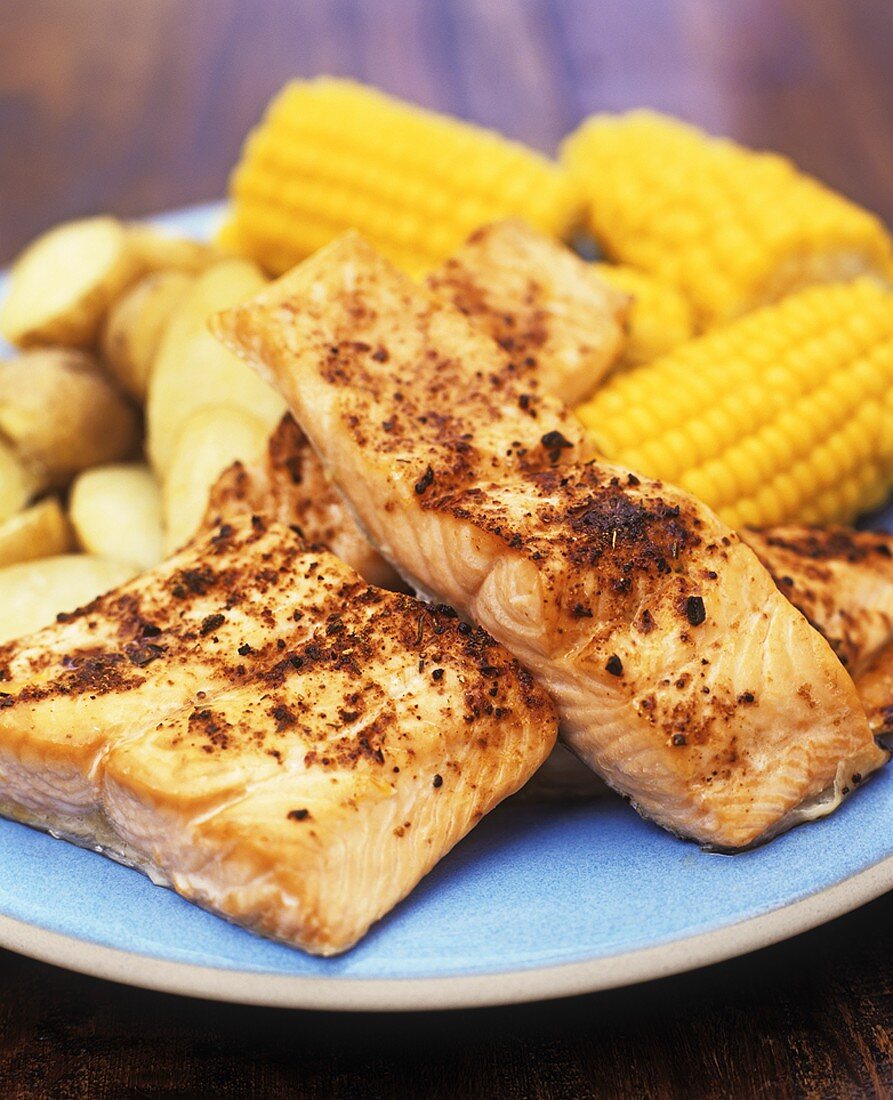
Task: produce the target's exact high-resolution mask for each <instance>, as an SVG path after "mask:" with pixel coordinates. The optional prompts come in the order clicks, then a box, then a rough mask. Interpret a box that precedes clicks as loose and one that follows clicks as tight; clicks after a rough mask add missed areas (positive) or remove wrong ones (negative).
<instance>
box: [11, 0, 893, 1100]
mask: <svg viewBox="0 0 893 1100" xmlns="http://www.w3.org/2000/svg"><path fill="white" fill-rule="evenodd" d="M891 55H893V6H891V5H890V3H889V0H751V2H749V3H739V4H732V3H726V2H723V0H676V2H674V0H650V2H649V0H602V2H594V0H590V2H587V0H529V2H523V0H439V2H438V0H429V2H428V3H425V2H424V0H418V2H413V0H379V2H377V3H376V2H374V0H365V2H364V0H337V2H336V0H332V2H331V3H330V2H323V0H315V2H314V0H307V2H305V3H299V2H297V0H127V2H122V0H55V2H54V0H2V3H0V262H5V261H6V260H8V259H9V258H10V257H11V256H12V255H13V254H14V253H15V251H16V250H17V249H18V248H19V247H20V246H21V245H22V244H23V243H24V242H25V241H26V240H27V239H28V238H29V237H30V236H32V235H33V234H34V233H35V232H36V231H38V230H40V229H42V228H44V227H46V226H48V225H50V224H52V223H53V222H55V221H57V220H59V219H61V218H65V217H70V216H73V215H78V214H85V213H89V212H94V211H105V210H108V211H113V212H116V213H119V214H145V213H149V212H151V211H154V210H159V209H163V208H165V207H170V206H174V205H180V204H185V203H191V202H196V201H200V200H205V199H209V198H214V197H216V196H219V195H221V194H222V193H223V190H224V186H225V181H226V174H227V170H228V169H229V168H230V166H231V165H232V164H233V162H234V160H235V157H236V153H237V150H238V147H239V143H240V141H241V139H242V136H243V135H244V133H245V131H246V130H247V129H248V127H249V126H250V125H251V124H252V123H253V122H254V121H255V120H256V119H257V117H258V115H259V112H260V110H261V108H262V106H263V104H264V103H265V101H266V100H267V98H268V97H269V96H270V94H271V93H272V92H273V91H274V90H275V89H276V88H277V87H278V86H279V85H280V84H281V83H282V82H283V81H284V80H286V79H287V78H288V77H291V76H294V75H311V74H314V73H318V72H336V73H345V74H351V75H355V76H357V77H360V78H362V79H366V80H370V81H373V82H376V83H378V84H380V85H382V86H383V87H384V88H386V89H389V90H391V91H394V92H397V93H400V94H403V95H406V96H409V97H412V98H414V99H416V100H418V101H419V102H422V103H425V104H428V105H430V106H433V107H438V108H443V109H447V110H451V111H453V112H456V113H458V114H460V115H464V116H467V117H469V118H473V119H476V120H478V121H480V122H483V123H487V124H489V125H493V126H496V127H498V128H500V129H502V130H503V131H505V132H506V133H508V134H511V135H513V136H515V137H518V138H523V139H525V140H527V141H529V142H531V143H533V144H535V145H538V146H540V147H542V148H543V149H547V150H550V149H554V147H555V144H556V142H557V141H558V139H559V138H560V136H561V135H562V134H563V133H565V132H566V131H567V130H568V129H569V128H571V127H572V126H573V125H574V124H575V123H576V121H577V120H578V119H579V118H580V117H581V116H582V115H583V114H585V113H586V112H588V111H591V110H594V109H597V108H624V107H629V106H633V105H638V104H649V105H652V106H655V107H659V108H663V109H666V110H670V111H673V112H676V113H678V114H680V115H683V116H685V117H688V118H691V119H693V120H695V121H697V122H700V123H703V124H705V125H708V126H711V127H714V128H716V129H721V130H723V131H725V132H727V133H730V134H732V135H734V136H736V137H739V138H741V139H742V140H745V141H747V142H751V143H753V144H757V145H766V146H771V147H773V148H777V149H780V150H782V151H783V152H785V153H788V154H790V155H791V156H793V157H794V158H795V159H796V160H797V161H798V162H799V163H800V164H801V165H803V166H804V167H805V168H807V169H809V170H811V171H813V172H815V173H817V174H818V175H819V176H821V177H823V178H824V179H826V180H827V181H829V182H830V183H832V184H834V185H836V186H838V187H840V188H842V189H843V190H845V191H846V192H847V193H848V194H850V195H851V196H852V197H853V198H855V199H858V200H859V201H861V202H864V203H866V204H868V205H869V206H871V207H873V208H874V209H875V210H877V211H878V212H879V213H880V214H882V215H883V216H884V217H886V218H887V219H888V220H890V221H893V85H891V74H890V59H891ZM891 929H893V896H888V897H886V898H883V899H881V900H879V901H877V902H875V903H874V904H872V905H869V906H867V907H866V908H864V909H863V910H861V911H860V912H857V913H854V914H852V915H850V916H848V917H845V918H842V919H840V920H838V921H836V922H834V923H833V924H832V925H830V926H828V927H826V928H823V929H820V930H818V931H815V932H812V933H809V934H807V935H804V936H801V937H800V938H799V939H797V940H795V941H793V942H791V943H788V944H785V945H781V946H778V947H775V948H771V949H768V950H766V951H762V952H760V953H758V954H756V955H753V956H750V957H749V958H746V959H742V960H737V961H735V962H730V963H727V964H724V965H722V966H717V967H713V968H712V969H710V970H707V971H703V972H700V973H697V974H692V975H688V976H684V977H681V978H675V979H671V980H666V981H663V982H658V983H652V984H650V985H647V986H644V987H639V988H635V989H630V990H625V991H619V992H614V993H608V994H601V995H596V996H591V997H585V998H577V999H574V1000H568V1001H564V1002H558V1003H551V1004H541V1005H531V1006H524V1007H518V1008H509V1009H499V1010H487V1011H479V1012H473V1013H452V1014H443V1015H427V1016H426V1015H416V1016H388V1017H343V1016H341V1017H339V1016H327V1015H315V1014H309V1013H294V1012H288V1013H287V1012H273V1011H267V1010H256V1009H243V1008H237V1007H231V1006H218V1005H211V1004H206V1003H200V1002H193V1001H186V1000H177V999H175V998H172V997H166V996H163V995H159V994H152V993H146V992H141V991H137V990H129V989H124V988H118V987H115V986H112V985H109V984H106V983H103V982H100V981H96V980H93V979H88V978H84V977H79V976H76V975H72V974H67V973H63V972H61V971H58V970H54V969H52V968H49V967H47V966H44V965H41V964H38V963H35V962H31V961H28V960H25V959H21V958H17V957H15V956H12V955H8V954H3V953H0V1094H2V1095H3V1096H4V1097H23V1098H24V1097H28V1098H30V1097H35V1096H53V1097H90V1098H94V1097H96V1098H99V1097H121V1096H143V1095H171V1096H173V1095H177V1096H179V1095H184V1094H186V1095H193V1094H197V1095H202V1094H210V1095H221V1096H233V1097H245V1096H252V1095H256V1096H283V1097H284V1096H312V1097H317V1096H319V1097H323V1096H339V1097H341V1096H343V1097H363V1098H365V1097H377V1096H383V1097H384V1096H388V1097H390V1096H394V1097H402V1096H414V1095H421V1096H436V1097H445V1098H447V1097H449V1098H453V1097H466V1096H473V1097H476V1096H481V1097H484V1096H495V1095H498V1096H506V1097H583V1096H608V1097H614V1096H617V1097H636V1098H639V1097H651V1096H655V1097H663V1096H678V1097H730V1096H731V1097H750V1096H753V1097H765V1098H774V1097H801V1096H802V1097H816V1098H818V1097H831V1096H893V964H891V961H890V958H891V954H893V948H891V947H890V940H891Z"/></svg>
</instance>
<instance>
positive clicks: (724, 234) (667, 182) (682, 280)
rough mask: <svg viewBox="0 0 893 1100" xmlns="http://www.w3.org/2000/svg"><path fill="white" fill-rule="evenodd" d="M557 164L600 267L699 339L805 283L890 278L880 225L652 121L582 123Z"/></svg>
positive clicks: (804, 183) (814, 186)
mask: <svg viewBox="0 0 893 1100" xmlns="http://www.w3.org/2000/svg"><path fill="white" fill-rule="evenodd" d="M562 157H563V161H564V163H565V164H566V165H567V166H568V167H569V169H570V170H571V172H572V173H573V174H574V176H575V178H576V179H577V181H578V183H579V185H580V188H581V191H582V192H583V194H584V195H585V197H586V199H587V201H588V202H589V204H590V213H589V217H590V219H591V225H590V228H591V229H592V231H593V232H594V234H595V236H596V237H597V238H598V240H599V241H600V243H601V245H602V247H603V248H604V250H605V253H606V255H607V256H609V257H610V258H613V259H616V260H618V261H620V262H622V263H628V264H631V265H633V266H634V267H637V268H640V269H641V270H643V271H646V272H649V273H650V274H652V275H655V276H657V277H659V278H661V279H663V280H664V281H665V282H669V283H672V284H673V285H675V286H677V287H678V288H679V289H680V290H681V291H682V292H683V293H684V294H685V296H686V297H687V298H688V300H689V301H690V302H691V303H692V305H693V306H694V308H695V311H696V320H697V323H698V326H699V328H701V329H705V328H709V327H710V326H712V325H714V324H716V323H718V322H723V321H728V320H731V319H733V318H735V317H738V316H740V315H741V314H743V313H746V312H748V311H749V310H751V309H754V308H756V307H758V306H760V305H766V304H769V303H771V302H775V301H778V300H779V299H781V298H782V297H784V295H785V294H788V293H791V292H793V291H795V290H799V289H802V288H803V287H806V286H809V285H812V284H814V283H825V282H839V281H844V280H847V279H852V278H855V277H857V276H859V275H862V274H872V275H876V276H877V277H878V279H879V280H887V279H888V278H889V271H890V267H889V265H890V259H891V245H890V237H889V235H888V233H887V232H886V230H885V229H884V227H883V225H882V224H881V222H880V221H879V220H878V219H877V218H876V217H874V216H873V215H872V214H870V213H868V211H866V210H863V209H861V208H860V207H858V206H856V205H855V203H852V202H850V201H849V200H848V199H845V198H843V196H841V195H838V194H836V193H835V192H833V191H831V190H830V189H829V188H827V187H825V186H824V185H823V184H821V183H819V182H818V181H817V180H814V179H812V178H810V177H809V176H806V175H803V174H802V173H800V172H798V171H797V169H796V168H795V167H794V166H793V165H792V164H791V162H790V161H788V160H786V159H785V158H784V157H781V156H777V155H775V154H770V153H756V152H753V151H751V150H749V149H745V148H743V147H742V146H740V145H737V144H735V143H734V142H732V141H727V140H723V139H719V138H710V137H708V136H707V135H706V134H704V133H702V132H701V131H700V130H698V129H696V128H695V127H693V126H689V125H687V124H685V123H682V122H679V121H677V120H675V119H672V118H667V117H665V116H662V115H659V114H656V113H654V112H651V111H633V112H631V113H630V114H627V115H621V116H609V115H595V116H592V117H591V118H589V119H587V120H586V121H585V122H584V123H583V124H582V125H581V126H580V127H579V129H577V130H576V131H575V132H574V133H573V134H571V136H570V137H569V138H568V139H567V140H566V141H565V144H564V147H563V150H562Z"/></svg>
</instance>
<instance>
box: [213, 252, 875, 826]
mask: <svg viewBox="0 0 893 1100" xmlns="http://www.w3.org/2000/svg"><path fill="white" fill-rule="evenodd" d="M357 326H359V329H358V327H357ZM217 327H218V331H219V332H221V333H223V334H224V335H225V337H226V338H227V340H228V341H229V342H230V344H231V346H232V347H234V349H235V350H237V351H241V352H242V354H244V355H246V356H248V357H250V358H251V359H252V361H254V362H255V363H257V364H258V365H259V366H260V368H261V369H262V371H264V372H266V374H267V376H268V377H270V379H271V380H272V381H273V382H274V383H275V384H278V385H279V386H280V388H281V389H282V391H283V393H285V394H286V396H287V398H288V400H289V402H290V404H291V405H292V407H293V409H294V411H295V413H296V415H297V416H298V417H299V419H300V420H301V422H302V424H303V426H304V427H305V429H306V430H307V431H308V433H309V434H310V435H311V437H312V439H313V442H314V446H315V447H316V449H317V450H318V451H319V452H320V454H321V455H322V457H323V460H324V461H325V462H326V464H327V466H328V467H329V470H330V473H331V475H332V477H333V479H334V480H335V481H336V482H337V484H338V486H339V489H340V490H341V491H342V492H343V493H344V494H345V495H346V496H347V497H348V498H349V499H350V501H351V503H352V505H353V507H354V508H355V509H356V511H357V512H358V513H359V514H360V516H361V519H362V521H363V524H364V527H365V528H366V529H367V530H368V531H369V533H370V534H371V535H372V536H373V538H374V539H375V541H376V542H377V544H378V546H379V548H380V549H381V550H382V551H383V552H384V553H385V554H386V556H388V557H389V559H390V560H391V561H393V562H395V563H396V564H398V565H399V567H400V569H401V571H402V572H403V573H404V575H405V576H407V577H408V578H411V579H412V581H413V583H415V584H417V586H418V587H419V588H420V589H421V590H423V591H427V592H429V593H432V594H436V595H437V596H438V597H439V598H441V599H444V600H446V601H447V602H449V603H450V604H452V605H453V606H456V607H458V608H460V609H461V610H462V611H464V612H465V613H467V614H468V615H469V617H471V618H473V619H475V620H476V621H478V622H480V623H481V624H482V625H483V626H485V627H486V628H487V629H488V630H490V632H491V633H493V634H494V636H496V637H498V638H499V639H500V640H501V641H502V642H503V643H504V644H506V645H507V646H508V647H509V648H510V649H511V650H512V651H513V652H514V653H515V654H516V655H517V656H518V657H519V658H520V659H521V660H522V662H523V663H525V664H526V665H527V666H528V667H530V668H531V669H532V670H533V671H534V672H535V673H536V674H537V675H538V677H539V678H540V682H541V683H543V684H544V685H545V686H547V687H548V689H549V690H550V691H551V692H552V694H553V696H554V697H555V698H556V700H557V702H558V704H559V709H560V712H561V715H562V720H563V728H564V731H565V737H566V739H567V740H568V742H569V744H570V745H571V746H572V747H573V748H574V749H575V751H577V752H578V754H579V755H581V756H582V757H583V758H584V759H585V760H587V761H588V762H589V763H590V764H591V765H592V766H593V767H594V768H595V769H596V770H597V771H599V773H600V774H602V775H603V776H604V777H606V778H607V779H608V781H609V782H611V783H612V784H613V785H614V786H616V787H617V788H618V789H620V790H621V791H623V792H624V793H626V794H628V795H629V796H630V797H631V798H632V799H633V800H634V801H635V802H636V804H637V805H638V806H639V807H640V808H641V809H642V810H643V811H644V812H646V813H648V814H649V815H651V816H654V817H656V818H657V819H658V820H659V821H661V822H662V823H664V824H666V825H667V826H668V827H670V828H672V829H674V830H676V831H678V832H682V833H685V834H687V835H690V836H694V837H696V838H697V839H699V840H701V841H703V842H705V843H709V844H713V845H717V846H724V847H739V846H742V845H746V844H748V843H751V842H752V841H754V840H755V839H757V838H758V837H760V836H761V835H763V834H765V833H766V832H767V831H768V830H770V829H772V828H773V827H774V826H775V825H777V823H778V822H779V821H781V820H783V819H784V818H785V817H786V815H787V814H788V813H789V811H790V810H792V809H793V808H794V807H796V806H798V805H799V804H800V803H802V802H803V801H804V800H808V799H810V798H812V796H814V795H816V794H818V793H819V792H820V791H821V790H823V789H825V788H827V787H830V786H833V785H835V784H836V782H837V780H838V777H839V773H840V772H841V771H842V770H847V769H852V770H853V771H854V772H855V771H858V772H859V773H860V774H867V773H868V772H869V771H871V770H873V769H874V768H876V767H878V766H880V764H881V763H883V762H884V760H885V755H884V754H883V753H882V752H881V751H880V750H878V749H877V747H876V746H875V744H874V741H873V739H872V738H871V736H870V732H869V730H868V726H867V723H866V721H865V716H864V713H863V712H862V709H861V707H860V705H859V701H858V698H857V696H856V693H855V690H854V687H853V684H852V682H851V681H850V680H849V678H848V677H847V676H846V674H845V673H844V672H843V670H842V669H841V667H840V665H839V663H838V662H837V661H836V659H835V658H834V655H833V653H832V652H831V650H830V649H829V647H828V645H827V643H826V642H825V641H824V640H823V639H822V638H821V637H820V636H819V635H818V634H817V633H816V632H815V631H814V630H812V629H811V628H810V626H809V624H808V623H807V622H806V620H805V619H804V618H803V616H802V615H800V613H799V612H797V611H796V610H795V609H794V608H793V607H792V606H791V605H790V604H789V603H788V602H787V601H786V600H785V599H784V598H783V597H782V596H781V594H780V593H779V592H778V590H777V588H776V587H775V585H774V584H773V582H772V579H771V577H770V576H769V574H768V573H767V572H766V570H765V569H763V568H762V566H761V565H760V564H759V562H758V561H757V559H756V557H755V556H754V555H753V553H752V552H751V551H750V550H749V549H747V548H746V547H745V546H743V545H742V544H741V542H740V541H739V540H738V539H737V538H736V537H734V536H733V535H732V533H731V532H730V531H729V529H728V528H726V527H725V526H724V525H722V524H721V523H720V522H719V521H718V520H717V519H716V517H715V516H713V515H712V513H710V512H709V510H708V509H706V508H704V507H703V506H702V505H700V504H699V503H698V502H697V501H695V500H694V499H693V498H691V497H688V496H687V495H686V494H684V493H681V492H679V491H678V490H671V489H670V488H669V487H667V486H661V485H659V484H658V483H653V482H646V481H645V480H644V479H639V478H637V477H636V476H635V475H634V474H631V473H629V472H628V471H626V470H621V469H619V468H616V467H608V466H599V465H595V464H587V463H586V462H585V461H583V462H582V463H581V458H583V459H585V447H584V445H583V444H582V442H581V440H580V436H579V432H578V430H577V429H576V428H575V427H574V426H573V425H571V424H569V422H568V414H567V413H566V412H565V410H564V409H563V408H562V407H561V406H560V405H558V403H557V402H554V401H549V400H547V399H545V398H539V399H537V401H535V402H534V403H533V412H534V413H535V415H534V416H528V414H527V412H526V411H525V410H524V409H523V407H522V406H523V405H524V402H523V401H521V402H520V403H519V401H518V399H517V398H520V397H522V396H523V394H519V393H518V387H517V385H516V380H515V379H514V378H513V377H512V375H511V373H510V372H509V370H508V366H507V364H509V363H510V360H509V359H508V357H504V358H503V359H502V360H501V362H502V367H500V366H499V362H500V357H499V354H498V350H497V349H495V347H494V346H493V345H490V346H489V349H485V348H484V347H483V346H482V345H481V343H480V341H479V340H477V339H475V338H473V337H472V334H470V333H469V332H467V330H465V329H463V320H462V318H461V317H457V314H456V312H455V311H451V310H449V309H448V308H447V307H445V306H442V305H440V306H438V305H436V304H435V303H433V302H431V301H429V300H426V299H425V298H424V296H423V295H421V294H420V292H419V291H418V289H417V288H415V287H414V285H413V284H411V283H410V282H409V281H408V280H406V279H405V278H403V277H402V276H401V275H400V274H399V273H398V272H396V271H394V270H393V269H392V268H389V267H388V266H387V265H386V264H385V263H384V261H382V260H381V259H380V258H378V257H376V256H375V255H374V254H370V250H369V249H368V247H367V246H363V245H361V244H360V243H359V242H357V240H356V239H355V238H352V239H351V238H349V239H344V240H342V241H341V242H339V243H337V244H336V245H334V246H332V247H330V248H329V249H328V250H326V251H325V252H324V253H320V254H318V255H317V256H316V257H314V258H313V259H312V260H311V261H310V262H309V263H308V264H306V265H302V267H301V268H299V269H296V271H294V272H292V273H291V274H290V275H288V276H287V277H286V278H285V279H283V280H281V281H280V282H279V283H278V284H274V285H273V286H272V287H270V288H267V289H266V290H265V291H264V292H263V293H262V294H261V295H260V296H259V297H258V298H257V299H255V300H254V301H253V302H247V303H243V304H242V305H240V306H239V307H237V308H235V309H234V310H232V311H229V312H228V313H227V314H225V315H223V316H222V317H221V318H219V319H218V322H217ZM358 331H359V332H360V333H361V335H360V336H359V339H358V340H357V336H356V334H357V332H358ZM348 333H352V334H353V336H354V340H355V343H354V344H350V343H349V342H348V340H347V334H348ZM388 334H390V335H388ZM379 345H381V346H380V347H379ZM491 365H492V368H493V369H492V372H491V370H490V368H491ZM509 397H511V398H513V399H512V400H509ZM433 410H436V411H437V416H433V415H431V414H432V411H433ZM407 411H409V413H410V414H411V415H409V416H407ZM463 447H467V448H468V450H467V451H465V450H464V449H463ZM615 658H616V660H615ZM609 664H610V668H609V667H608V665H609ZM618 672H619V674H618ZM792 685H793V690H792ZM800 689H802V690H800Z"/></svg>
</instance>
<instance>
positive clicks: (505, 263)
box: [426, 219, 631, 405]
mask: <svg viewBox="0 0 893 1100" xmlns="http://www.w3.org/2000/svg"><path fill="white" fill-rule="evenodd" d="M426 282H427V286H428V288H429V289H430V290H431V291H432V293H433V294H435V295H436V296H437V297H439V298H441V299H442V300H444V301H447V302H451V303H452V304H453V305H454V306H455V307H456V308H457V309H458V310H459V311H460V312H462V313H464V314H465V316H466V317H468V318H469V320H470V321H471V322H472V324H473V325H474V327H475V328H477V329H478V330H479V331H481V332H484V333H486V335H488V336H490V337H491V338H492V339H493V340H495V341H496V342H497V343H498V344H499V346H500V347H501V348H502V349H503V350H504V351H505V352H506V353H507V354H508V356H509V358H510V359H511V360H512V362H513V363H514V364H515V367H516V368H517V370H518V371H521V372H524V373H525V374H527V375H528V376H529V377H531V378H532V379H535V380H536V382H537V384H538V385H539V386H540V387H541V388H542V389H543V390H544V391H545V392H546V393H550V394H553V395H554V396H555V397H558V398H560V399H561V400H562V401H564V402H566V403H567V404H568V405H575V404H576V403H577V402H578V401H582V400H583V399H584V398H585V397H588V396H589V394H591V393H592V391H593V390H594V389H595V388H596V386H597V385H598V383H599V382H600V381H601V379H602V378H603V377H604V376H605V374H606V373H607V372H608V370H609V369H610V368H611V366H612V364H613V363H614V361H615V360H616V358H617V356H618V355H619V354H620V351H621V348H622V345H623V339H624V325H625V323H626V317H627V313H628V311H629V307H630V303H631V299H630V298H629V297H628V296H627V295H625V294H622V293H621V292H620V291H618V290H615V289H614V288H613V287H611V286H609V285H608V284H607V283H606V282H605V281H604V279H602V278H601V276H600V275H599V274H598V272H597V270H596V269H595V268H594V267H593V265H592V264H590V263H587V262H586V261H585V260H582V259H580V257H579V256H577V255H575V254H574V253H573V252H571V250H570V249H569V248H567V247H566V246H565V245H563V244H561V243H560V242H558V241H555V240H552V239H551V238H549V237H546V236H544V235H543V234H541V233H538V232H537V231H536V230H535V229H533V228H531V227H530V226H529V225H527V224H526V223H525V222H523V221H519V220H517V219H512V220H510V221H501V222H494V223H493V224H492V225H485V226H483V227H482V228H481V229H478V230H477V232H475V233H473V234H472V235H471V237H470V238H469V239H468V241H467V242H466V243H465V244H464V245H463V246H462V248H460V249H459V250H458V251H457V252H455V253H454V254H453V255H452V256H451V257H450V258H449V259H447V260H446V261H445V262H444V263H443V264H442V265H441V266H440V267H439V268H438V269H437V270H436V271H434V272H433V273H432V274H430V275H429V276H428V278H427V280H426Z"/></svg>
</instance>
